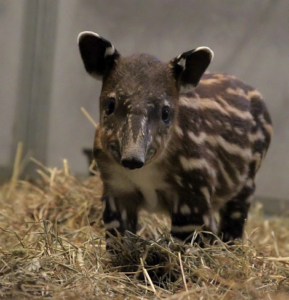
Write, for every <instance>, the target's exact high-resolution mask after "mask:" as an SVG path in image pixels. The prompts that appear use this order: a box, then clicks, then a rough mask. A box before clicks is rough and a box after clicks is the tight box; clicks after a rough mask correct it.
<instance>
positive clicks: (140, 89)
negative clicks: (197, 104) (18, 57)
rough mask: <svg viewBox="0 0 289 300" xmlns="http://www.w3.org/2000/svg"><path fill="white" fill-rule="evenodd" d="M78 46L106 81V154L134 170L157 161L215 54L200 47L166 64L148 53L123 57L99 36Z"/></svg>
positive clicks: (84, 37) (88, 36)
mask: <svg viewBox="0 0 289 300" xmlns="http://www.w3.org/2000/svg"><path fill="white" fill-rule="evenodd" d="M78 43H79V49H80V54H81V57H82V60H83V62H84V66H85V69H86V71H87V72H88V73H89V74H90V75H92V76H93V77H95V78H97V79H100V80H102V83H103V84H102V90H101V95H100V102H99V104H100V106H99V112H100V135H101V144H102V148H103V151H104V152H106V153H107V154H108V155H110V156H112V157H113V158H114V159H115V161H116V162H117V163H119V164H121V165H122V166H124V167H126V168H129V169H136V168H141V167H143V166H144V165H145V164H148V163H150V162H151V161H153V160H156V159H157V158H158V157H160V156H161V155H162V154H163V153H164V149H165V148H166V145H167V143H168V142H169V140H170V138H171V135H172V134H171V133H172V130H173V126H174V124H175V123H176V120H177V114H178V99H179V94H180V93H189V92H190V91H192V90H193V89H194V88H195V87H196V85H197V84H198V82H199V81H200V79H201V76H202V75H203V73H204V72H205V70H206V68H207V67H208V65H209V64H210V62H211V60H212V57H213V52H212V51H211V50H210V49H209V48H207V47H199V48H197V49H195V50H191V51H188V52H185V53H183V54H181V55H179V56H178V57H176V58H174V59H172V60H171V61H170V62H169V63H163V62H161V61H159V60H158V59H156V58H155V57H153V56H151V55H147V54H138V55H133V56H130V57H122V56H121V55H120V54H119V52H118V51H117V50H116V49H115V48H114V46H113V45H112V44H111V43H110V42H109V41H107V40H105V39H104V38H102V37H100V36H99V35H98V34H96V33H93V32H87V31H85V32H82V33H80V35H79V37H78Z"/></svg>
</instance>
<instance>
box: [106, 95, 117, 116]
mask: <svg viewBox="0 0 289 300" xmlns="http://www.w3.org/2000/svg"><path fill="white" fill-rule="evenodd" d="M114 109H115V99H114V98H113V97H110V98H108V99H107V102H106V107H105V112H106V114H107V115H111V114H112V113H113V112H114Z"/></svg>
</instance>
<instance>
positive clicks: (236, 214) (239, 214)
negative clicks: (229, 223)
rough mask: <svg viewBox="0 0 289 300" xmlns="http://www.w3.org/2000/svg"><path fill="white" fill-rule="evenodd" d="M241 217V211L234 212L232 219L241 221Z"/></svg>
mask: <svg viewBox="0 0 289 300" xmlns="http://www.w3.org/2000/svg"><path fill="white" fill-rule="evenodd" d="M241 217H242V213H240V212H239V211H234V212H233V213H231V215H230V218H231V219H240V218H241Z"/></svg>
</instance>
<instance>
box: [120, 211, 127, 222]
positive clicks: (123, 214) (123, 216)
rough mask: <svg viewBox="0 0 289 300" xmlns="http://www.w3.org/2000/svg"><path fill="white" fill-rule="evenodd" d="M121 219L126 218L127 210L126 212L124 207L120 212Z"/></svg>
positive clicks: (124, 219)
mask: <svg viewBox="0 0 289 300" xmlns="http://www.w3.org/2000/svg"><path fill="white" fill-rule="evenodd" d="M121 219H122V220H123V221H126V220H127V212H126V209H123V210H122V212H121Z"/></svg>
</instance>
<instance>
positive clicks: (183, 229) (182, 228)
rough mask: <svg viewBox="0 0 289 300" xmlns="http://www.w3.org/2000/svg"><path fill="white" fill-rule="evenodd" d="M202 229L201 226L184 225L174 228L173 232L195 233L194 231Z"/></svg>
mask: <svg viewBox="0 0 289 300" xmlns="http://www.w3.org/2000/svg"><path fill="white" fill-rule="evenodd" d="M197 229H202V226H200V225H184V226H172V232H193V231H194V230H197Z"/></svg>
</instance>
